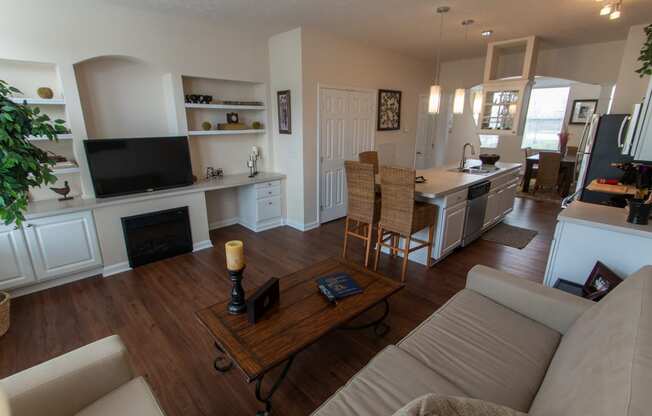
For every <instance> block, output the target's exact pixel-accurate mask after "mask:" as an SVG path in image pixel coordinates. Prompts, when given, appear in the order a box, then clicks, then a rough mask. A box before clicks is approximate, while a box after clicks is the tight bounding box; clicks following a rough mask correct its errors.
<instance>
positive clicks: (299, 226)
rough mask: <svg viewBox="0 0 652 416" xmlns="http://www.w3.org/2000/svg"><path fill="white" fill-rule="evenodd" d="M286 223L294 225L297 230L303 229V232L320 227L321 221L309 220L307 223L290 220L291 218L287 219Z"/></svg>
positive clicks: (289, 225)
mask: <svg viewBox="0 0 652 416" xmlns="http://www.w3.org/2000/svg"><path fill="white" fill-rule="evenodd" d="M285 225H287V226H288V227H292V228H294V229H295V230H299V231H302V232H306V231H310V230H314V229H315V228H319V226H320V224H319V221H314V222H309V223H307V224H301V223H298V222H294V221H290V220H286V221H285Z"/></svg>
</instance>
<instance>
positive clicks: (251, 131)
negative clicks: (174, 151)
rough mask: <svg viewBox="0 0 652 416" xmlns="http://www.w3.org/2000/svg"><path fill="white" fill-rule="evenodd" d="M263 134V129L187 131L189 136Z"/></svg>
mask: <svg viewBox="0 0 652 416" xmlns="http://www.w3.org/2000/svg"><path fill="white" fill-rule="evenodd" d="M260 133H265V130H264V129H258V130H256V129H247V130H193V131H189V132H188V135H189V136H227V135H232V134H260Z"/></svg>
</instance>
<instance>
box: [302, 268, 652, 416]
mask: <svg viewBox="0 0 652 416" xmlns="http://www.w3.org/2000/svg"><path fill="white" fill-rule="evenodd" d="M427 393H435V394H437V395H442V396H458V397H459V396H461V397H471V398H475V399H482V400H485V401H489V402H493V403H496V404H499V405H503V406H507V407H509V408H512V409H514V410H517V411H520V412H526V413H528V414H529V415H532V416H589V415H590V416H619V415H628V416H630V415H631V416H634V415H652V266H648V267H645V268H643V269H641V270H640V271H639V272H637V273H636V274H634V275H632V276H630V277H628V278H627V279H626V280H625V281H624V282H623V283H622V284H621V285H619V286H618V287H617V288H616V289H615V290H614V291H612V292H611V293H610V294H609V295H607V296H606V297H605V298H604V299H603V300H601V301H600V302H599V303H593V302H590V301H588V300H585V299H582V298H579V297H576V296H573V295H569V294H567V293H564V292H561V291H559V290H557V289H552V288H547V287H544V286H542V285H540V284H536V283H533V282H530V281H527V280H526V279H523V278H519V277H516V276H512V275H509V274H507V273H503V272H500V271H497V270H494V269H490V268H488V267H484V266H476V267H474V268H473V269H472V270H471V271H470V272H469V275H468V279H467V285H466V288H465V289H464V290H462V291H461V292H459V293H458V294H456V295H455V296H454V297H453V298H452V299H451V300H450V301H449V302H447V303H446V304H445V305H444V306H442V307H441V308H440V309H439V310H437V311H436V312H435V313H434V314H433V315H432V316H431V317H430V318H428V319H427V320H426V321H425V322H423V323H422V324H421V325H420V326H419V327H417V328H416V329H415V330H414V331H413V332H412V333H410V334H409V335H408V336H407V337H406V338H405V339H403V340H402V341H401V342H399V343H398V344H397V345H392V346H389V347H387V348H385V349H384V350H383V351H381V352H380V353H378V355H376V357H374V358H373V359H372V360H371V362H370V363H369V364H368V365H367V366H366V367H365V368H363V369H362V370H361V371H360V372H359V373H358V374H357V375H356V376H355V377H353V378H352V379H351V380H350V381H349V382H348V383H347V384H346V385H345V386H344V387H342V388H341V389H340V390H339V391H338V392H337V393H335V395H333V396H332V397H331V398H330V399H329V400H327V401H326V402H325V403H324V404H323V405H322V406H321V407H320V408H319V409H317V410H316V411H315V412H314V413H313V415H315V416H349V415H351V416H353V415H356V416H364V415H369V416H381V415H388V416H389V415H392V414H393V413H395V412H396V411H397V410H399V409H400V408H401V407H403V406H404V405H406V404H407V403H408V402H410V401H412V400H413V399H415V398H418V397H420V396H422V395H425V394H427Z"/></svg>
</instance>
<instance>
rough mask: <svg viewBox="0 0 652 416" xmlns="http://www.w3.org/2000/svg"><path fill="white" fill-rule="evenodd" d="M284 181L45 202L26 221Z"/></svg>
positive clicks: (222, 182) (216, 181)
mask: <svg viewBox="0 0 652 416" xmlns="http://www.w3.org/2000/svg"><path fill="white" fill-rule="evenodd" d="M284 178H285V175H284V174H282V173H273V172H259V173H258V175H256V176H255V177H253V178H250V177H249V174H248V173H240V174H234V175H224V176H222V177H221V178H211V179H202V180H199V181H197V182H196V183H194V184H192V185H190V186H183V187H179V188H172V189H164V190H160V191H154V192H144V193H138V194H132V195H124V196H115V197H110V198H90V199H82V198H81V197H75V199H73V200H70V201H58V200H56V199H48V200H45V201H36V202H30V204H29V206H28V207H27V212H26V214H25V218H26V219H35V218H40V217H47V216H50V215H55V214H65V213H71V212H78V211H85V210H87V209H97V208H105V207H110V206H112V205H119V204H126V203H132V202H140V201H146V200H150V199H156V198H166V197H171V196H178V195H184V194H190V193H195V192H206V191H215V190H219V189H227V188H235V187H238V186H244V185H251V184H255V183H261V182H269V181H274V180H280V179H284Z"/></svg>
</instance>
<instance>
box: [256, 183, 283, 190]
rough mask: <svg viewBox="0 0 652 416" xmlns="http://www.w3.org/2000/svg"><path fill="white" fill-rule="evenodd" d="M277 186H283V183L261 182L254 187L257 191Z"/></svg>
mask: <svg viewBox="0 0 652 416" xmlns="http://www.w3.org/2000/svg"><path fill="white" fill-rule="evenodd" d="M275 186H281V181H269V182H261V183H257V184H255V185H254V187H255V188H256V189H267V188H273V187H275Z"/></svg>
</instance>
